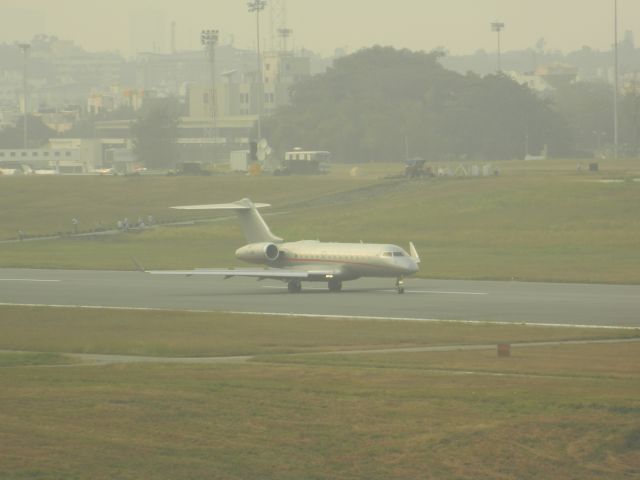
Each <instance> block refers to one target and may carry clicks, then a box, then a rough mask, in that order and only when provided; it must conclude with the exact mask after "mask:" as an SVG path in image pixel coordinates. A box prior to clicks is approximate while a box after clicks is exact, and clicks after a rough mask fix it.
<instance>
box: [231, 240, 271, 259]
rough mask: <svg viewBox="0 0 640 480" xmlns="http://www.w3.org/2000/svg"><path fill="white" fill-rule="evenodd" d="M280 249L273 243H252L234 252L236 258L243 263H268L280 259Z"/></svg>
mask: <svg viewBox="0 0 640 480" xmlns="http://www.w3.org/2000/svg"><path fill="white" fill-rule="evenodd" d="M280 254H281V252H280V249H279V248H278V246H277V245H276V244H275V243H252V244H250V245H245V246H244V247H242V248H239V249H238V250H237V251H236V257H238V258H239V259H240V260H243V261H245V262H252V263H265V262H267V263H270V262H275V261H276V260H278V259H279V258H280Z"/></svg>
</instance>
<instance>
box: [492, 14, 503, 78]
mask: <svg viewBox="0 0 640 480" xmlns="http://www.w3.org/2000/svg"><path fill="white" fill-rule="evenodd" d="M502 30H504V23H502V22H498V21H497V20H496V21H495V22H491V31H492V32H496V33H497V34H498V73H501V72H502V45H501V38H500V34H501V32H502Z"/></svg>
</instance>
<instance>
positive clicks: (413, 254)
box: [409, 242, 420, 263]
mask: <svg viewBox="0 0 640 480" xmlns="http://www.w3.org/2000/svg"><path fill="white" fill-rule="evenodd" d="M409 253H410V254H411V258H413V259H414V260H415V262H416V263H420V255H418V250H416V247H415V245H414V244H413V242H409Z"/></svg>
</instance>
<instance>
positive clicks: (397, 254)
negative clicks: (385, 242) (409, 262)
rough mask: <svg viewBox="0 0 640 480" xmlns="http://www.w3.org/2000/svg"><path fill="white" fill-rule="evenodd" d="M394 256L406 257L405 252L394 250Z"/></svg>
mask: <svg viewBox="0 0 640 480" xmlns="http://www.w3.org/2000/svg"><path fill="white" fill-rule="evenodd" d="M393 256H394V257H404V253H402V252H393Z"/></svg>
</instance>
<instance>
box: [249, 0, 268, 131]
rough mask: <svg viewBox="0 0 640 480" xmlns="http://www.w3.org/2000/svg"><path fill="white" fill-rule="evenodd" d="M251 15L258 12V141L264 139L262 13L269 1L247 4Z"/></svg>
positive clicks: (254, 0)
mask: <svg viewBox="0 0 640 480" xmlns="http://www.w3.org/2000/svg"><path fill="white" fill-rule="evenodd" d="M247 6H248V7H249V13H253V12H256V49H257V53H258V95H257V96H258V101H257V105H256V107H257V110H258V141H259V140H260V139H261V138H262V125H261V116H262V102H263V101H264V98H263V97H264V93H263V85H262V57H261V56H260V12H261V11H262V10H264V8H265V7H266V6H267V0H253V1H251V2H249V3H247Z"/></svg>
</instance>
